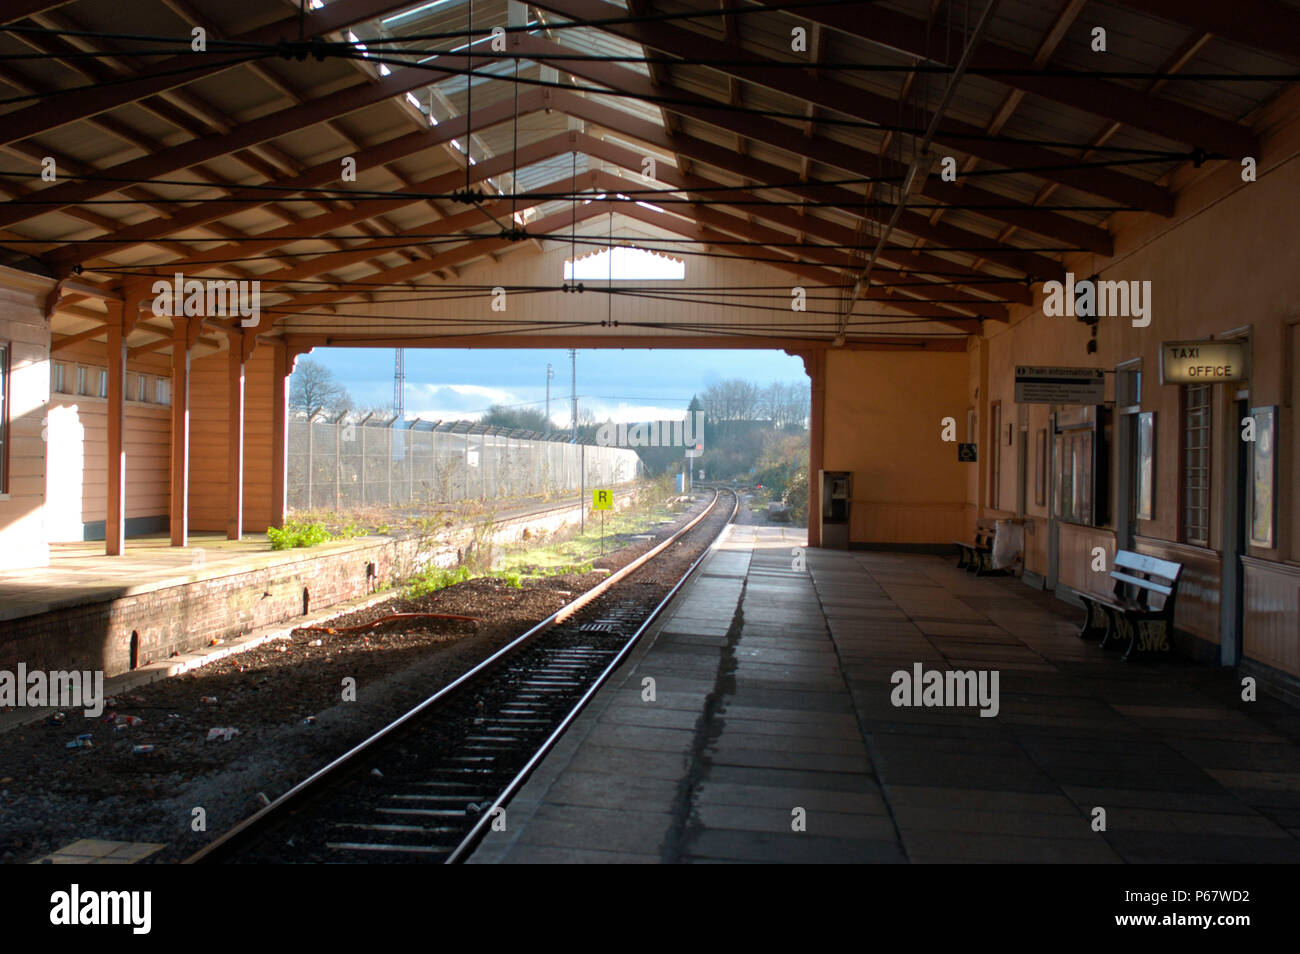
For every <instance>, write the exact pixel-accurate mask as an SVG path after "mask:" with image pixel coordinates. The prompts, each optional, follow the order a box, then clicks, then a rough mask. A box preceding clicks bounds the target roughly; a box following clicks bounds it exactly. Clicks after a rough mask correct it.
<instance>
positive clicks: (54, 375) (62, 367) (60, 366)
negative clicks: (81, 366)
mask: <svg viewBox="0 0 1300 954" xmlns="http://www.w3.org/2000/svg"><path fill="white" fill-rule="evenodd" d="M67 371H68V366H67V365H66V364H64V363H63V362H62V361H51V362H50V390H51V391H53V392H54V393H55V394H64V393H66V391H67V384H66V381H67V379H68V374H67Z"/></svg>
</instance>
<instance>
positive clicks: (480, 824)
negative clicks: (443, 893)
mask: <svg viewBox="0 0 1300 954" xmlns="http://www.w3.org/2000/svg"><path fill="white" fill-rule="evenodd" d="M731 494H732V497H734V498H735V500H734V503H733V505H732V508H731V515H730V516H729V517H728V518H727V523H726V524H725V525H724V526H723V530H725V529H726V527H727V526H730V525H731V521H733V520H734V519H736V513H737V512H738V511H739V509H740V494H738V493H736V492H735V491H734V490H733V491H731ZM717 500H718V491H716V490H715V491H714V497H713V502H714V504H716V503H717ZM712 509H713V507H712V506H710V507H709V510H707V511H705V513H703V514H701V515H700V517H701V519H702V518H703V517H704V516H706V515H707V514H708V513H709V512H710V511H712ZM718 535H719V536H721V535H722V531H719V532H718ZM716 540H717V538H716V537H715V538H714V540H713V541H710V544H709V546H708V547H706V548H705V549H704V552H703V553H701V554H700V555H699V556H698V557H696V559H695V561H694V562H693V563H691V565H690V566H689V567H687V569H686V572H685V573H683V574H682V577H681V579H679V580H678V581H677V583H676V584H675V585H674V586H673V588H672V589H671V590H669V591H668V593H667V594H666V595H665V596H664V598H663V599H662V600H660V601H659V604H658V605H657V606H655V608H654V609H653V610H651V611H650V615H648V616H647V617H646V618H645V620H644V621H643V622H642V623H641V625H640V626H639V627H637V630H636V632H635V633H633V634H632V635H631V636H630V637H628V640H627V642H626V643H625V644H624V646H623V648H622V649H620V650H619V651H618V655H616V656H615V657H614V658H613V659H612V660H610V663H609V665H608V666H606V667H605V669H604V671H603V672H601V674H600V675H599V676H597V677H596V679H595V681H594V682H592V684H591V685H590V686H588V687H587V691H586V692H584V693H583V694H582V697H581V698H580V699H578V701H577V702H576V703H574V705H573V707H572V708H571V709H570V710H569V712H568V714H567V715H566V716H565V717H564V718H563V719H562V720H561V721H560V724H559V725H557V726H556V727H555V729H554V730H552V732H551V734H550V735H549V736H547V738H546V740H545V741H544V742H542V744H541V745H540V746H539V747H538V748H537V751H536V752H534V753H533V756H532V758H530V759H529V760H528V761H527V762H526V763H525V764H524V767H523V768H521V769H520V770H519V771H518V772H516V773H515V776H514V778H512V779H511V780H510V782H509V784H507V785H506V787H505V788H504V789H503V790H502V791H501V794H500V795H498V796H497V798H496V800H495V801H493V802H492V805H491V807H490V808H489V809H488V810H487V811H485V812H483V813H482V814H480V816H479V820H478V821H477V822H475V823H474V827H473V828H471V829H470V830H469V833H468V834H467V835H466V836H465V837H464V838H463V839H461V842H460V844H458V845H457V846H456V848H455V849H454V850H453V851H452V853H451V854H450V855H448V856H447V859H446V861H445V862H444V864H449V865H452V864H458V863H460V862H463V861H464V860H465V859H466V858H468V857H469V855H470V853H471V852H472V851H473V850H474V849H475V848H476V847H477V845H478V842H479V839H481V838H482V837H483V835H484V833H485V831H486V826H487V825H489V824H491V822H492V819H493V816H494V815H495V814H496V812H497V809H499V808H502V807H503V806H504V805H505V803H506V802H508V801H509V800H510V799H511V798H513V797H514V794H515V792H516V791H518V790H519V789H520V788H521V787H523V784H524V783H525V782H527V781H528V778H529V776H531V775H532V774H533V771H534V770H535V769H536V768H537V766H538V765H540V764H541V762H542V759H544V758H546V756H547V754H548V753H549V752H550V751H551V749H552V748H554V746H555V743H557V742H558V741H559V740H560V737H561V736H563V735H564V733H565V731H566V730H567V729H568V728H569V726H570V725H571V724H572V723H573V721H574V720H575V719H577V718H578V716H579V715H581V714H582V710H583V709H585V708H586V707H587V704H588V703H589V702H590V701H591V700H592V699H593V698H594V697H595V695H596V693H597V692H599V691H600V689H601V687H603V686H604V685H605V682H606V681H607V680H608V679H609V677H610V676H612V675H613V674H614V673H615V671H617V670H618V667H619V666H621V665H622V664H623V661H624V660H625V659H626V658H627V655H628V653H630V652H631V651H632V648H633V647H634V646H635V645H636V644H637V643H638V642H639V641H640V640H641V637H642V636H644V635H645V632H646V630H648V629H649V628H650V627H651V625H653V624H654V622H655V620H656V619H658V618H659V614H660V613H662V612H663V610H664V608H665V607H666V606H667V605H668V604H669V603H670V602H671V601H672V599H673V597H675V596H676V595H677V591H678V590H680V589H681V588H682V587H683V586H684V585H685V584H686V581H687V580H689V579H690V578H691V576H692V575H693V574H694V573H695V570H696V568H697V567H698V566H699V565H700V564H701V563H703V562H704V558H705V557H707V556H708V555H709V554H710V553H711V552H712V550H713V543H714V542H716Z"/></svg>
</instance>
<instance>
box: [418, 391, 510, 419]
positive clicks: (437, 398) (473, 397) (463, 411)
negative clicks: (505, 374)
mask: <svg viewBox="0 0 1300 954" xmlns="http://www.w3.org/2000/svg"><path fill="white" fill-rule="evenodd" d="M518 403H520V400H519V397H518V395H516V394H514V393H513V392H511V391H507V390H505V389H504V388H492V387H484V386H482V385H478V384H409V383H408V384H407V386H406V415H407V417H421V418H425V419H433V420H453V419H464V420H467V421H473V420H477V419H478V418H480V417H482V416H483V412H484V411H486V410H487V409H488V408H489V407H490V406H492V405H493V404H518Z"/></svg>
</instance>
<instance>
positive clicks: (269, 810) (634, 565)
mask: <svg viewBox="0 0 1300 954" xmlns="http://www.w3.org/2000/svg"><path fill="white" fill-rule="evenodd" d="M719 497H720V494H719V492H718V491H717V490H716V489H715V490H714V494H713V500H711V501H710V502H709V505H708V506H707V507H706V508H705V509H704V510H703V511H702V512H701V513H699V514H698V515H697V516H696V517H694V518H693V519H692V520H691V521H690V522H689V523H687V524H686V525H685V526H683V527H681V528H680V529H678V530H677V531H676V532H674V533H673V534H672V535H671V536H670V537H668V538H667V539H665V540H663V541H661V542H660V543H659V544H657V545H656V546H654V547H652V548H651V549H650V550H647V551H646V552H645V553H643V554H642V555H641V556H639V557H637V558H636V559H635V560H633V561H632V562H631V563H629V564H627V566H624V567H622V568H621V569H619V570H617V571H616V572H614V573H612V574H610V576H609V577H608V578H606V579H605V580H602V581H601V582H600V583H598V584H596V586H594V587H592V588H591V589H589V590H587V591H586V592H585V593H583V594H581V595H580V596H578V597H577V598H576V599H574V600H572V601H570V602H569V603H566V604H565V605H564V606H562V607H560V608H559V609H558V610H556V611H555V612H554V613H552V614H551V615H550V616H548V617H546V619H544V620H542V621H541V622H539V623H537V624H536V625H534V626H533V627H531V628H530V629H528V630H527V631H525V632H524V633H522V634H521V635H520V636H518V637H516V638H515V639H514V640H512V641H511V642H510V643H508V644H507V645H505V646H503V647H502V648H501V649H499V650H497V651H496V652H495V653H493V654H492V655H491V656H489V657H487V658H486V659H484V660H482V661H481V662H479V663H478V664H477V665H475V666H473V667H472V668H471V669H469V670H467V671H466V672H464V673H462V674H461V675H460V676H459V677H457V678H456V679H455V680H453V681H452V682H450V683H448V684H447V685H445V686H443V687H442V688H441V689H439V690H438V691H437V692H435V693H434V694H433V695H431V696H429V698H427V699H425V700H424V701H423V702H420V703H419V704H418V705H416V706H415V707H414V708H412V709H411V710H409V711H408V712H406V713H404V714H403V715H401V716H399V717H398V718H397V719H395V720H394V721H392V722H390V723H389V724H388V725H386V726H384V727H383V728H382V729H380V730H379V731H378V732H376V733H374V734H373V735H371V736H370V737H369V738H367V739H365V740H363V741H362V742H360V743H358V744H357V745H355V746H353V747H352V748H351V749H349V750H348V751H347V752H344V753H343V754H342V755H340V756H338V757H337V758H336V759H334V760H333V761H331V762H329V763H328V764H327V765H325V766H324V767H322V768H320V769H317V770H316V771H315V772H313V773H312V774H311V775H309V776H308V777H307V778H305V779H303V780H302V781H301V782H299V783H298V784H296V785H294V786H293V787H292V788H290V789H289V790H288V791H286V792H285V793H284V794H282V795H280V796H279V797H278V798H276V799H275V800H274V801H272V802H271V803H270V804H269V805H267V806H265V807H264V808H262V809H260V810H259V811H257V812H256V813H254V814H253V815H250V816H249V817H248V818H245V819H244V820H243V821H241V822H239V823H238V824H237V825H235V826H234V827H233V828H231V829H229V830H228V831H226V832H224V833H223V834H222V835H220V836H219V837H218V838H216V839H215V840H214V841H213V842H211V843H210V844H208V845H206V846H204V847H203V848H201V849H199V850H198V851H197V852H195V853H194V854H192V855H190V856H189V857H188V858H186V859H185V860H184V861H183V862H182V864H210V863H214V862H218V861H220V860H222V859H223V858H224V857H225V856H227V855H229V854H231V853H233V852H234V851H236V850H237V849H238V847H239V845H241V844H243V843H245V842H246V841H248V840H249V839H252V838H254V837H256V835H257V834H259V833H260V832H262V831H264V830H265V829H266V828H267V827H268V826H270V825H271V824H273V823H274V822H276V821H278V820H279V819H280V817H281V816H283V815H284V814H285V813H286V812H287V811H288V810H289V809H290V808H291V807H294V806H297V805H298V804H300V803H301V802H302V800H303V799H304V798H305V796H306V795H307V794H308V793H311V792H313V791H315V790H316V789H318V788H319V787H321V785H322V784H323V783H324V782H326V781H329V780H331V779H333V778H334V777H336V776H337V774H338V773H339V772H340V771H341V770H342V769H344V767H345V766H348V765H350V764H351V763H353V762H354V761H355V759H356V758H357V757H358V756H360V755H361V754H362V753H363V752H365V751H367V750H368V749H370V748H371V747H372V746H374V745H375V744H376V743H378V742H380V741H381V740H382V739H385V738H386V737H388V736H389V735H391V734H392V733H394V732H395V731H397V730H398V729H400V728H401V727H402V726H404V725H405V724H406V723H407V722H409V721H411V720H412V719H414V718H416V717H417V716H419V715H421V714H423V713H424V712H425V711H426V710H428V709H429V708H431V707H433V706H435V705H437V704H438V703H440V702H442V701H444V700H445V699H446V698H447V697H448V696H450V695H452V693H454V692H455V691H456V690H457V689H459V688H460V687H461V686H463V685H465V684H466V683H468V682H470V681H471V680H473V679H476V678H478V677H479V676H482V675H483V674H485V673H487V672H488V671H489V670H491V669H493V668H495V667H496V666H497V665H498V664H499V663H501V662H502V661H503V660H505V659H506V658H507V657H509V656H512V655H514V654H515V653H516V652H518V651H519V650H520V649H522V648H524V647H525V646H526V645H528V644H530V643H532V642H533V640H534V639H536V638H537V637H538V636H540V635H541V634H542V633H544V632H546V631H547V630H550V629H551V628H553V627H555V626H556V625H558V624H560V623H563V622H564V621H565V620H567V619H568V618H569V617H571V616H572V615H573V614H574V613H576V612H578V611H579V610H580V609H582V608H583V607H584V606H586V605H587V604H589V603H591V602H592V601H593V600H596V599H598V598H599V597H600V596H602V595H604V594H605V593H606V592H608V591H609V590H610V589H612V588H613V587H614V586H615V585H617V584H618V583H619V582H621V581H622V580H623V579H625V578H626V577H627V576H628V575H629V574H631V573H633V572H635V571H636V570H637V569H639V568H640V567H642V566H644V565H645V564H646V563H647V562H649V561H650V560H652V559H654V558H655V557H656V556H658V555H659V554H660V553H662V552H663V551H664V550H666V549H667V548H668V547H670V546H672V545H673V544H674V543H676V542H677V541H678V540H679V539H680V538H681V537H682V536H684V535H685V534H687V533H689V532H690V531H691V530H693V529H694V528H695V527H696V526H698V525H699V523H700V522H701V521H703V520H704V519H705V518H706V517H708V516H709V514H710V513H712V512H713V510H714V508H715V507H716V506H717V504H718V499H719ZM739 499H740V498H739V496H738V495H737V496H736V500H737V506H738V505H739V503H738V502H739ZM734 515H735V510H734V509H733V512H732V516H733V517H734ZM698 562H699V561H696V563H695V564H692V565H691V567H690V569H689V570H688V571H687V575H688V576H689V574H690V573H691V572H692V571H693V570H694V569H695V566H696V564H698ZM684 579H685V577H683V580H684ZM680 585H681V583H680V582H679V583H678V586H680ZM676 590H677V587H674V588H673V592H674V593H675V592H676ZM659 610H660V607H656V609H655V611H654V612H655V613H656V614H657V613H658V612H659ZM639 634H640V630H638V633H637V635H639ZM604 678H605V676H604V674H602V676H601V679H602V680H603V679H604ZM585 700H586V696H584V697H583V700H582V703H583V704H585ZM566 724H567V723H566ZM551 744H553V742H551V740H550V739H548V740H547V745H548V747H549V745H551ZM530 764H532V763H531V762H530ZM495 807H496V805H495V803H494V805H493V808H494V809H495ZM487 815H488V816H490V815H491V813H490V812H489V813H487Z"/></svg>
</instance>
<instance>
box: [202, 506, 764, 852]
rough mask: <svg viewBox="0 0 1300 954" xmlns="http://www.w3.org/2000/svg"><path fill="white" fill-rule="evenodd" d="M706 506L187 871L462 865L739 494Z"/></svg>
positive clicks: (689, 568) (221, 841)
mask: <svg viewBox="0 0 1300 954" xmlns="http://www.w3.org/2000/svg"><path fill="white" fill-rule="evenodd" d="M713 494H714V496H713V499H712V501H711V502H710V503H709V505H708V507H707V508H706V509H705V510H704V511H702V512H701V513H700V514H698V515H697V516H696V517H695V518H694V519H693V520H692V521H690V522H689V523H688V524H686V525H685V526H683V527H682V528H681V529H679V530H678V531H677V532H675V533H674V534H673V535H672V536H670V537H668V538H667V539H665V540H664V541H662V542H661V543H659V544H658V545H656V546H655V547H653V548H652V549H650V550H649V551H647V552H646V553H645V554H643V555H642V556H641V557H639V558H638V559H636V560H634V561H633V562H632V563H630V564H628V565H627V566H625V567H623V568H622V569H620V570H619V571H618V572H617V573H614V574H612V575H611V576H610V578H609V579H608V580H605V581H604V582H602V583H601V584H599V585H598V586H596V587H594V588H593V589H591V590H588V591H587V592H586V593H583V594H582V595H581V596H579V597H578V598H577V599H575V600H573V601H572V602H570V603H568V604H567V605H565V606H564V607H562V608H561V609H560V610H559V611H557V612H556V613H554V614H553V615H551V616H549V617H548V618H546V619H545V620H542V622H540V623H538V624H537V625H536V626H534V627H532V628H531V629H529V630H528V631H527V632H525V633H523V634H522V635H520V636H519V637H518V638H517V639H515V640H513V641H512V642H511V643H510V644H509V645H507V646H505V647H503V648H502V649H501V650H499V651H498V652H496V653H495V654H493V655H492V656H490V657H489V658H488V659H485V660H484V661H483V662H481V663H479V664H478V665H477V666H475V667H474V668H473V669H471V670H469V671H468V672H466V673H465V674H463V675H462V676H460V677H459V678H458V679H456V680H455V681H454V682H452V683H450V684H449V685H447V686H446V687H444V688H443V689H441V690H439V691H438V692H437V693H435V694H434V695H432V696H430V697H429V698H428V699H426V700H424V701H423V702H421V703H420V704H419V705H417V706H416V707H415V708H413V709H412V710H411V711H409V712H407V713H406V714H405V715H403V716H401V717H400V718H398V719H397V720H395V721H394V722H392V723H391V724H389V725H388V726H386V727H384V728H383V729H381V730H380V731H379V732H377V733H375V734H374V735H372V736H371V737H370V738H368V739H366V740H365V741H364V742H362V743H360V744H359V745H357V746H355V747H354V748H352V749H351V750H349V751H348V752H346V753H345V754H343V755H341V756H340V757H339V758H337V759H335V760H334V761H333V762H331V763H330V764H329V765H327V766H325V767H324V768H322V769H321V770H319V771H318V772H316V773H314V774H313V775H311V776H310V777H309V778H307V779H305V780H304V781H302V782H300V783H299V784H298V785H296V786H294V787H293V788H292V789H290V790H289V791H287V792H285V793H284V794H283V795H281V796H280V797H279V798H277V799H276V800H275V801H273V802H271V803H270V804H269V805H268V806H266V807H265V808H263V809H262V810H261V811H259V812H258V813H257V814H255V815H253V816H251V817H250V818H248V819H246V820H244V821H243V822H241V823H240V824H239V825H237V826H235V827H234V828H232V829H231V830H230V831H228V832H226V833H225V834H223V835H221V836H219V837H218V838H217V839H216V840H215V841H213V842H212V843H211V844H210V845H208V846H207V847H205V848H204V849H202V850H201V851H199V852H197V853H196V854H194V855H192V856H191V857H190V858H188V859H186V862H185V863H186V864H213V863H284V862H332V863H364V862H386V863H392V862H408V863H409V862H419V863H439V862H441V863H457V862H460V861H463V860H464V859H465V858H467V857H468V856H469V854H470V853H471V852H472V851H473V849H474V847H475V846H476V845H477V844H478V841H479V839H480V838H481V837H482V835H483V834H484V833H485V832H486V831H487V830H488V828H489V827H490V826H491V825H492V824H493V823H494V822H495V821H497V820H498V819H500V818H501V817H502V813H503V812H504V805H505V803H506V802H507V801H508V800H509V799H510V797H511V796H512V795H513V794H514V793H515V792H516V791H517V790H518V789H519V787H520V786H522V785H523V783H524V782H525V781H526V780H527V778H528V776H529V775H530V774H531V773H532V770H533V769H534V768H535V767H536V766H537V765H538V764H539V763H540V762H541V760H542V758H543V757H544V756H545V755H546V753H547V752H548V751H550V748H551V746H552V745H553V744H554V743H555V742H556V741H557V740H558V739H559V737H560V736H561V734H562V733H563V732H564V730H565V729H566V728H567V727H568V726H569V724H570V723H571V722H572V721H573V720H574V719H575V718H576V717H577V715H578V713H579V712H581V711H582V709H583V707H585V705H586V704H587V702H588V701H589V700H590V699H591V698H592V697H593V696H594V695H595V693H596V692H597V690H598V689H599V688H600V687H601V685H602V684H603V683H604V682H605V680H606V679H607V678H608V677H609V675H610V674H611V673H613V671H614V670H615V669H616V668H617V667H618V666H619V664H620V663H621V662H622V661H623V659H624V658H625V657H626V655H627V653H628V652H629V651H630V650H631V648H632V647H633V646H634V645H635V643H636V641H637V640H638V639H639V638H640V636H641V635H642V634H643V633H644V632H645V631H646V630H647V629H648V628H649V626H650V624H651V623H652V622H653V621H654V619H655V618H656V617H657V616H658V614H659V612H660V611H661V610H662V609H663V607H664V606H665V605H666V604H667V603H668V601H669V600H670V599H671V598H672V597H673V596H674V595H675V594H676V592H677V590H678V588H680V587H681V585H682V584H683V583H685V581H686V580H687V579H688V578H689V577H690V575H691V573H692V572H693V571H694V570H695V568H696V567H697V566H698V565H699V563H700V561H701V560H703V558H704V556H705V555H706V553H707V552H708V548H709V545H710V544H711V543H712V542H713V541H714V540H715V539H716V538H717V536H718V535H719V534H720V533H721V532H722V530H723V528H724V527H725V526H726V525H727V524H728V523H730V522H731V520H732V519H733V518H734V517H735V514H736V509H737V507H738V500H739V498H738V497H737V495H736V494H735V493H734V492H733V491H731V490H728V489H722V490H718V489H714V490H713ZM727 498H730V506H727V504H726V500H727ZM656 561H658V562H656ZM669 564H671V566H669Z"/></svg>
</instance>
